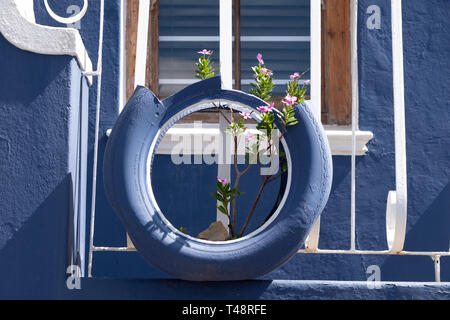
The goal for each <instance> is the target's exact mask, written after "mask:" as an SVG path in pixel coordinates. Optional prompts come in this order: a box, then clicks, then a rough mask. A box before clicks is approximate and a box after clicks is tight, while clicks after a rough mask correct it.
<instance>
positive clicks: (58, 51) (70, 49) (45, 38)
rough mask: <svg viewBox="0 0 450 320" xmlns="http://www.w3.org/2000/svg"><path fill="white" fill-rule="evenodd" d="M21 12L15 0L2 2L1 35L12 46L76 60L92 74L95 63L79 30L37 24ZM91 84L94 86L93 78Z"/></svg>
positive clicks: (90, 79)
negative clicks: (72, 57) (90, 57)
mask: <svg viewBox="0 0 450 320" xmlns="http://www.w3.org/2000/svg"><path fill="white" fill-rule="evenodd" d="M19 1H21V0H19ZM19 8H20V6H19V5H18V4H17V3H16V2H15V1H14V0H3V1H2V8H1V10H0V33H1V34H2V35H3V36H4V37H5V38H6V39H7V40H8V41H9V42H10V43H11V44H13V45H14V46H16V47H18V48H20V49H22V50H25V51H30V52H35V53H39V54H46V55H70V56H74V57H75V58H76V59H77V62H78V65H79V66H80V69H81V70H82V71H84V72H92V62H91V60H90V59H89V55H88V53H87V51H86V48H85V47H84V44H83V40H82V39H81V36H80V34H79V32H78V30H76V29H72V28H55V27H48V26H43V25H39V24H36V23H34V22H31V21H29V20H27V19H26V18H25V17H24V16H22V15H21V13H20V12H21V11H20V10H21V9H19ZM88 80H89V84H92V78H91V77H88Z"/></svg>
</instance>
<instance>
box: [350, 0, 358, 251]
mask: <svg viewBox="0 0 450 320" xmlns="http://www.w3.org/2000/svg"><path fill="white" fill-rule="evenodd" d="M351 1H352V2H351V9H350V10H351V20H350V32H351V58H350V59H351V75H352V76H351V78H352V159H351V199H350V201H351V205H350V229H351V235H350V249H351V250H355V249H356V130H357V129H358V128H357V121H358V117H357V113H358V104H359V91H358V0H351Z"/></svg>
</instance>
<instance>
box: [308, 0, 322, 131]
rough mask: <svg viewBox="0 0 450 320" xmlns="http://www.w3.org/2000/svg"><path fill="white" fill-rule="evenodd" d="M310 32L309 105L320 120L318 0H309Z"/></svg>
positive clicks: (320, 74) (320, 60) (320, 36)
mask: <svg viewBox="0 0 450 320" xmlns="http://www.w3.org/2000/svg"><path fill="white" fill-rule="evenodd" d="M310 21H311V26H310V30H311V31H310V33H311V46H310V47H311V50H310V65H311V86H310V92H311V106H312V108H313V112H314V115H315V116H316V118H317V120H318V121H319V122H321V119H320V117H321V106H322V78H321V77H322V71H321V68H322V56H321V52H322V48H321V42H322V33H321V27H322V26H321V21H322V8H321V1H320V0H311V14H310Z"/></svg>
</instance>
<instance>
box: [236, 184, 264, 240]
mask: <svg viewBox="0 0 450 320" xmlns="http://www.w3.org/2000/svg"><path fill="white" fill-rule="evenodd" d="M268 182H269V179H268V178H265V179H264V182H263V184H262V185H261V187H260V188H259V191H258V195H257V196H256V200H255V202H253V205H252V208H251V209H250V212H249V214H248V216H247V219H245V222H244V225H243V226H242V229H241V232H239V235H238V236H239V237H242V235H243V234H244V232H245V229H246V228H247V225H248V223H249V222H250V219H251V217H252V215H253V212H254V211H255V209H256V205H257V204H258V201H259V198H260V197H261V195H262V192H263V191H264V188H265V187H266V185H267V183H268Z"/></svg>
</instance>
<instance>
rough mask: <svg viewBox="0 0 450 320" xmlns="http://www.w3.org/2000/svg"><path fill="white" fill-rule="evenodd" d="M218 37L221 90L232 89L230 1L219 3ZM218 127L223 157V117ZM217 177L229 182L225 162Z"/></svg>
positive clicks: (220, 216) (223, 218)
mask: <svg viewBox="0 0 450 320" xmlns="http://www.w3.org/2000/svg"><path fill="white" fill-rule="evenodd" d="M219 37H220V42H219V48H220V75H221V79H222V89H233V2H232V1H231V0H221V1H220V5H219ZM219 127H220V130H219V136H220V139H219V155H221V156H222V157H223V156H224V155H225V153H224V148H225V146H227V134H225V128H227V127H228V124H227V122H226V121H225V119H224V118H223V117H219ZM217 175H218V176H219V177H221V178H222V179H226V180H227V181H231V166H230V165H229V164H227V163H226V161H223V163H219V164H218V165H217ZM218 203H219V202H218ZM228 210H229V207H228ZM229 211H230V210H229ZM216 217H217V219H216V221H220V222H222V224H223V225H224V226H225V227H227V226H228V224H229V221H228V217H226V216H224V214H222V213H221V212H220V210H219V209H217V213H216Z"/></svg>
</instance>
